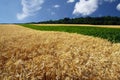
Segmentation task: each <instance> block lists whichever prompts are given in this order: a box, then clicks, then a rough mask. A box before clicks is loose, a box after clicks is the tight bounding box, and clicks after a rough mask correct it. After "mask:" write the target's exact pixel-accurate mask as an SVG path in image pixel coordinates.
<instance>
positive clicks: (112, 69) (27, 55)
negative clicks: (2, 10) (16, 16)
mask: <svg viewBox="0 0 120 80" xmlns="http://www.w3.org/2000/svg"><path fill="white" fill-rule="evenodd" d="M23 26H24V27H23ZM45 27H46V28H45ZM48 27H49V26H44V28H43V27H40V26H31V25H25V24H24V25H22V26H21V25H13V24H10V25H0V80H119V79H120V42H119V41H120V38H118V36H120V34H119V31H120V29H113V28H111V29H110V28H109V29H104V28H101V29H99V30H98V28H96V27H91V28H88V27H84V29H83V27H81V28H82V31H83V32H82V33H80V31H81V29H80V28H77V27H75V26H70V27H72V30H71V29H68V28H70V27H69V26H68V27H66V28H64V27H62V26H57V28H56V27H54V28H52V27H49V28H48ZM31 28H32V29H31ZM36 28H37V30H36ZM93 28H94V29H93ZM86 29H88V30H93V32H94V34H93V33H92V32H88V31H84V30H86ZM41 30H42V31H41ZM45 30H46V31H45ZM65 30H66V31H65ZM95 30H96V32H103V31H104V32H103V33H100V34H99V33H98V34H99V35H101V34H104V35H105V36H108V33H109V32H111V34H110V35H112V36H113V35H114V36H116V35H117V37H115V38H114V39H112V38H113V37H110V36H109V38H110V39H108V38H106V37H105V38H104V37H101V36H99V35H97V36H95V33H96V32H95ZM100 30H101V31H100ZM60 31H62V32H60ZM76 31H78V32H76ZM105 31H106V32H105ZM68 32H69V33H68ZM86 32H87V33H88V34H89V35H88V34H85V33H86ZM105 33H106V34H105ZM115 33H116V35H115ZM118 34H119V35H118ZM93 36H95V37H93Z"/></svg>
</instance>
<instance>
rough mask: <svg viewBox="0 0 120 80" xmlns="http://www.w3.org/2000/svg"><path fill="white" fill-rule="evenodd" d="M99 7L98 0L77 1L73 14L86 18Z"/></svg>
mask: <svg viewBox="0 0 120 80" xmlns="http://www.w3.org/2000/svg"><path fill="white" fill-rule="evenodd" d="M98 6H99V0H79V2H77V3H76V5H75V8H74V11H73V14H74V15H79V14H80V15H82V16H87V15H90V14H92V13H93V12H95V11H96V10H97V8H98Z"/></svg>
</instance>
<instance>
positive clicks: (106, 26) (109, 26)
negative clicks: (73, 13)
mask: <svg viewBox="0 0 120 80" xmlns="http://www.w3.org/2000/svg"><path fill="white" fill-rule="evenodd" d="M32 25H38V26H90V27H91V26H92V27H103V28H120V25H92V24H32Z"/></svg>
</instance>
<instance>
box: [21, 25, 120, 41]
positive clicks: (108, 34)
mask: <svg viewBox="0 0 120 80" xmlns="http://www.w3.org/2000/svg"><path fill="white" fill-rule="evenodd" d="M20 25H22V26H24V27H28V28H32V29H36V30H42V31H61V32H69V33H78V34H84V35H89V36H94V37H100V38H103V39H107V40H109V41H111V42H114V43H117V42H120V29H119V28H118V29H116V28H100V27H90V26H39V25H32V24H20Z"/></svg>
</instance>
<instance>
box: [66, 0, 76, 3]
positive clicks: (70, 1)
mask: <svg viewBox="0 0 120 80" xmlns="http://www.w3.org/2000/svg"><path fill="white" fill-rule="evenodd" d="M73 2H75V0H68V1H67V3H73Z"/></svg>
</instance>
